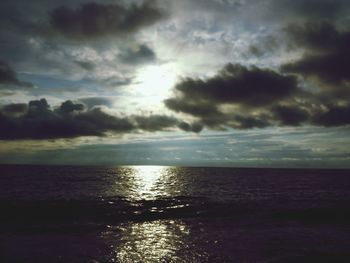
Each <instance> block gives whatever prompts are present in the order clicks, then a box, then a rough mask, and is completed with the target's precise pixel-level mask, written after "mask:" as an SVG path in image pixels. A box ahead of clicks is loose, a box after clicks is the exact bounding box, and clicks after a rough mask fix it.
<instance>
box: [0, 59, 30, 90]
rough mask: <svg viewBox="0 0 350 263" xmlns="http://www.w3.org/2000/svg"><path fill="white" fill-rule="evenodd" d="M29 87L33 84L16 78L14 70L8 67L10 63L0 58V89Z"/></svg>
mask: <svg viewBox="0 0 350 263" xmlns="http://www.w3.org/2000/svg"><path fill="white" fill-rule="evenodd" d="M9 85H10V86H11V88H16V87H17V88H31V87H33V85H32V84H31V83H28V82H24V81H20V80H19V79H18V78H17V74H16V72H15V71H14V70H13V69H12V68H11V67H10V65H9V64H8V63H7V62H5V61H2V60H0V89H1V88H2V89H4V88H8V86H9Z"/></svg>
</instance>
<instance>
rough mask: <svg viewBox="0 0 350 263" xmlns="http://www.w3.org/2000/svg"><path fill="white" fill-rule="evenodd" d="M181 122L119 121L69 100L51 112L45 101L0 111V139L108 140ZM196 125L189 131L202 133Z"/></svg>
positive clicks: (157, 117)
mask: <svg viewBox="0 0 350 263" xmlns="http://www.w3.org/2000/svg"><path fill="white" fill-rule="evenodd" d="M180 123H181V121H179V120H178V119H176V118H175V117H171V116H166V115H150V116H139V115H132V116H127V117H118V116H114V115H110V114H108V113H106V112H104V111H103V110H102V109H101V108H98V107H93V108H91V109H85V107H84V105H83V104H80V103H74V102H72V101H70V100H68V101H65V102H63V103H62V104H61V105H60V106H59V107H57V108H55V109H52V108H51V107H50V105H49V104H48V102H47V101H46V99H40V100H33V101H30V102H29V103H28V104H8V105H5V106H3V107H2V108H0V127H1V129H0V139H4V140H11V139H56V138H75V137H81V136H105V135H106V134H107V133H114V134H123V133H130V132H136V131H138V130H143V131H148V132H155V131H163V130H167V129H171V128H176V127H178V125H179V124H180ZM200 130H201V128H199V126H198V125H197V124H193V125H192V128H191V129H189V131H193V132H199V131H200Z"/></svg>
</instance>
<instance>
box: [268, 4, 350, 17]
mask: <svg viewBox="0 0 350 263" xmlns="http://www.w3.org/2000/svg"><path fill="white" fill-rule="evenodd" d="M344 4H346V0H307V1H305V0H294V1H289V0H276V1H273V7H274V8H275V10H274V11H280V12H281V13H282V14H284V15H286V14H288V13H289V14H290V15H291V16H292V17H294V19H295V16H297V17H298V18H306V19H326V18H329V19H330V18H334V17H336V16H337V15H339V13H340V12H341V11H342V7H343V6H344Z"/></svg>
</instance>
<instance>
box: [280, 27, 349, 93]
mask: <svg viewBox="0 0 350 263" xmlns="http://www.w3.org/2000/svg"><path fill="white" fill-rule="evenodd" d="M286 31H287V33H288V34H289V37H290V40H291V44H292V45H294V46H295V47H297V48H304V49H305V50H306V52H305V54H304V55H303V57H302V58H300V59H299V60H297V61H294V62H290V63H286V64H285V65H283V66H282V67H281V69H282V71H283V72H288V73H298V74H300V75H302V76H304V77H315V78H317V79H319V80H320V81H322V82H325V83H326V84H327V85H325V86H324V87H329V86H332V87H336V88H339V87H341V85H342V84H344V82H345V81H349V80H350V62H349V59H348V58H349V56H350V49H349V45H350V32H349V31H340V30H338V29H337V28H336V26H335V25H334V24H331V23H329V22H310V23H306V24H304V25H295V24H293V25H290V26H289V27H287V29H286Z"/></svg>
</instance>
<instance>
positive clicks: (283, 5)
mask: <svg viewBox="0 0 350 263" xmlns="http://www.w3.org/2000/svg"><path fill="white" fill-rule="evenodd" d="M349 11H350V2H349V1H347V0H334V1H332V0H294V1H288V0H259V1H258V0H179V1H171V0H159V1H148V0H146V1H138V0H135V1H133V0H125V1H122V0H105V1H103V0H95V1H85V0H69V1H68V0H62V1H54V0H36V1H27V0H17V1H13V0H2V1H1V3H0V24H1V28H0V162H2V163H50V164H109V165H110V164H116V165H119V164H126V165H128V164H160V165H203V166H213V165H220V166H272V167H278V166H279V167H299V166H300V167H350V136H349V135H350V126H349V125H350V48H349V47H350V15H349V14H350V12H349Z"/></svg>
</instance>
